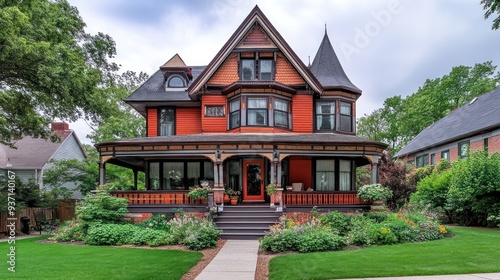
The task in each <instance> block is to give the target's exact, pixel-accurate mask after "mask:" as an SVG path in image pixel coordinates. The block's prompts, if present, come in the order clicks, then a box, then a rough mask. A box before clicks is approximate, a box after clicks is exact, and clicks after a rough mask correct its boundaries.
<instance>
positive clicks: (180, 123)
mask: <svg viewBox="0 0 500 280" xmlns="http://www.w3.org/2000/svg"><path fill="white" fill-rule="evenodd" d="M175 111H176V116H175V121H176V124H175V130H176V131H175V134H176V135H185V134H199V133H201V113H200V108H177V110H175Z"/></svg>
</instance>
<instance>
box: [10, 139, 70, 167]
mask: <svg viewBox="0 0 500 280" xmlns="http://www.w3.org/2000/svg"><path fill="white" fill-rule="evenodd" d="M73 133H74V132H73V131H72V130H64V131H56V134H57V135H58V136H59V137H60V138H61V142H52V141H50V140H46V139H41V138H32V137H24V138H22V139H20V140H18V141H17V142H16V143H15V144H14V146H16V148H17V149H12V148H10V147H7V146H4V145H2V144H0V168H13V169H42V168H43V166H44V165H45V164H46V163H47V162H48V161H49V160H50V159H51V158H52V156H53V155H54V153H55V152H56V151H57V149H59V147H60V146H61V144H62V143H63V142H64V140H66V139H67V138H68V137H69V136H70V135H71V134H73Z"/></svg>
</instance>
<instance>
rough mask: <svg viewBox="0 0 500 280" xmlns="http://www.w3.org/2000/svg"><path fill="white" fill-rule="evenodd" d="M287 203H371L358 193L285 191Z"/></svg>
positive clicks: (284, 200) (284, 196) (284, 195)
mask: <svg viewBox="0 0 500 280" xmlns="http://www.w3.org/2000/svg"><path fill="white" fill-rule="evenodd" d="M283 203H284V204H285V205H334V204H369V202H367V201H364V200H362V199H361V198H358V197H357V196H356V193H317V192H312V193H311V192H284V193H283Z"/></svg>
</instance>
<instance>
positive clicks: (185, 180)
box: [146, 159, 215, 191]
mask: <svg viewBox="0 0 500 280" xmlns="http://www.w3.org/2000/svg"><path fill="white" fill-rule="evenodd" d="M165 162H181V163H183V169H184V174H183V178H182V184H183V186H184V189H185V190H187V189H188V187H191V186H188V181H189V178H188V177H187V176H188V175H187V170H188V167H187V166H188V163H192V162H195V163H198V164H199V169H200V170H199V171H200V177H199V178H200V180H203V179H206V177H205V168H204V164H205V163H207V162H208V163H212V165H213V162H212V161H210V160H205V159H193V160H150V161H147V168H148V169H147V177H146V190H152V189H151V178H150V170H151V164H152V163H158V168H159V170H158V171H159V172H158V180H159V182H158V190H166V189H165V187H164V186H163V176H164V174H163V173H164V172H163V164H164V163H165ZM214 180H215V174H214ZM172 191H175V190H172Z"/></svg>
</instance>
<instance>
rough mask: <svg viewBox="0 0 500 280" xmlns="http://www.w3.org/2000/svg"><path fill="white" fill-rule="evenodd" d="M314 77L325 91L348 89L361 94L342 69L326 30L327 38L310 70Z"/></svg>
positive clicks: (325, 37) (322, 43)
mask: <svg viewBox="0 0 500 280" xmlns="http://www.w3.org/2000/svg"><path fill="white" fill-rule="evenodd" d="M310 70H311V72H312V73H313V74H314V76H315V77H316V78H317V79H318V80H319V82H320V83H321V85H322V86H323V87H324V88H325V89H335V88H339V89H346V90H349V91H352V92H355V93H361V90H360V89H359V88H358V87H356V86H355V85H354V84H353V83H351V81H350V80H349V78H348V77H347V75H346V74H345V72H344V69H343V68H342V65H341V64H340V61H339V59H338V58H337V55H336V54H335V51H334V50H333V47H332V44H331V43H330V39H328V34H327V33H326V30H325V36H324V37H323V41H321V45H320V46H319V49H318V52H317V53H316V56H315V57H314V60H313V63H312V64H311V68H310Z"/></svg>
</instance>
